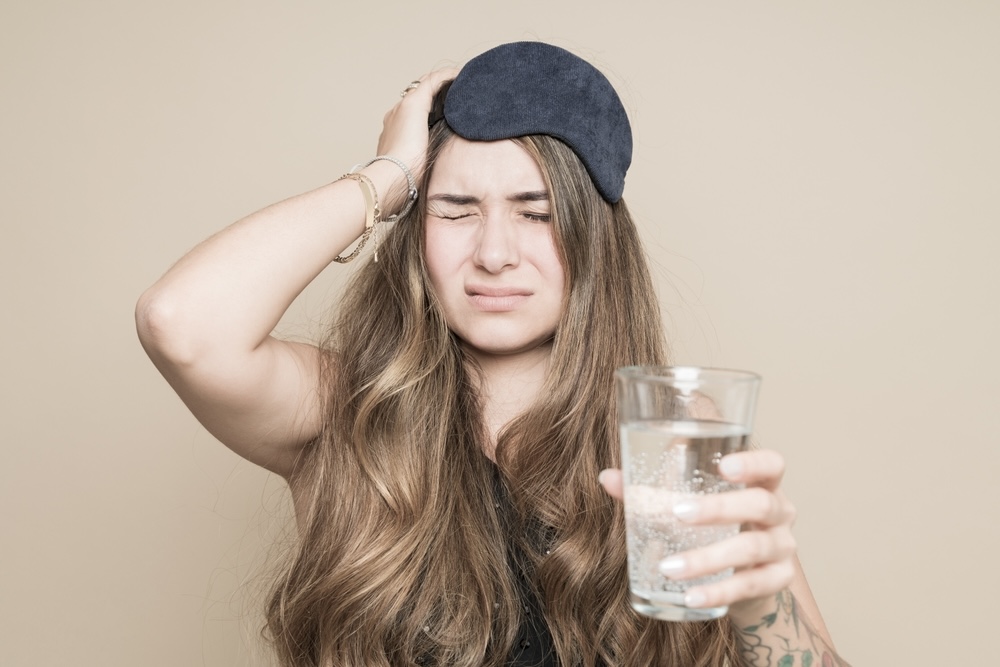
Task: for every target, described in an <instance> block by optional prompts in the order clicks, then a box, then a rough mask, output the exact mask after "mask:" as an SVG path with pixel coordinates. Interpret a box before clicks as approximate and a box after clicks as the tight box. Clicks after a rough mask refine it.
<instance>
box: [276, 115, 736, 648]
mask: <svg viewBox="0 0 1000 667" xmlns="http://www.w3.org/2000/svg"><path fill="white" fill-rule="evenodd" d="M452 136H453V134H452V132H451V130H450V128H449V127H448V126H447V123H446V122H445V121H440V122H438V123H437V124H436V125H435V126H434V128H433V129H432V133H431V145H430V148H429V151H428V165H429V168H428V169H427V170H426V171H425V174H424V175H423V179H422V180H423V186H424V187H423V190H422V191H424V192H426V186H427V182H428V179H429V176H430V172H431V169H433V164H434V160H435V158H436V156H437V155H438V154H439V153H440V151H441V149H442V148H443V147H444V146H445V145H446V144H447V142H448V141H449V140H450V138H451V137H452ZM515 141H516V142H517V143H518V144H519V145H521V146H522V147H523V148H524V149H525V150H526V151H528V153H529V154H530V155H531V156H532V157H533V158H534V159H535V160H536V161H537V162H538V164H539V165H540V167H541V170H542V173H543V176H544V178H545V181H546V186H547V187H548V190H549V192H550V197H551V202H552V224H553V226H554V235H555V239H556V245H557V248H558V251H559V253H560V258H561V260H562V265H563V267H564V271H565V274H566V286H567V287H566V293H565V295H564V308H563V312H562V316H561V319H560V322H559V324H558V327H557V329H556V331H555V334H554V338H553V344H552V352H551V360H550V364H549V372H548V376H547V379H546V381H545V386H544V387H543V388H542V390H541V391H540V392H539V394H538V399H537V401H536V402H535V404H534V405H533V406H532V407H531V408H530V409H529V410H527V411H526V412H525V413H523V414H522V415H520V416H519V417H518V418H516V419H515V420H513V421H512V422H511V423H509V424H508V425H507V426H506V427H505V428H504V429H503V430H502V432H501V433H500V434H499V436H498V441H497V446H496V462H495V463H494V462H493V461H490V460H489V459H488V458H487V457H486V455H485V454H484V443H485V441H486V440H485V439H486V438H488V437H489V434H488V433H487V431H486V428H485V426H484V422H483V420H482V411H481V405H482V404H481V397H480V395H479V394H478V391H479V386H480V385H479V382H478V376H477V369H476V365H475V363H474V361H473V360H472V359H471V358H470V357H469V356H468V355H467V354H466V353H465V352H464V351H463V347H462V344H461V342H460V341H459V340H458V339H457V338H456V336H455V335H454V334H453V333H452V332H451V331H450V330H449V328H448V323H447V322H446V321H445V318H444V316H443V314H442V311H441V308H440V307H439V305H438V302H437V300H436V298H435V295H434V293H433V290H432V288H431V282H430V280H429V278H428V274H427V269H426V266H425V263H424V212H423V210H421V209H422V207H419V206H418V207H415V209H414V211H413V213H412V214H411V215H410V216H409V218H408V219H405V220H402V221H401V222H400V223H398V224H397V225H396V226H395V227H394V228H393V229H392V230H391V231H389V232H388V233H387V234H386V235H385V239H384V240H383V241H382V243H381V245H380V248H379V261H378V262H377V263H371V262H369V263H368V264H367V265H366V266H364V267H363V268H362V269H361V270H360V271H359V272H358V273H357V274H356V276H355V277H354V279H353V281H352V283H351V284H350V285H349V286H348V288H347V289H346V291H345V296H344V298H343V300H342V303H341V305H340V309H339V316H338V318H337V320H336V322H335V324H334V326H333V328H332V331H331V333H330V336H329V338H328V340H327V341H325V345H324V348H325V350H326V354H325V355H324V359H325V362H324V369H323V377H324V379H325V383H324V387H323V391H324V395H323V399H324V403H325V415H326V418H325V426H324V428H323V430H322V433H321V434H320V435H319V437H318V438H317V439H316V440H315V441H314V442H313V443H311V444H310V445H309V446H307V447H306V448H305V450H304V452H303V454H302V456H301V458H300V460H299V462H298V465H297V467H296V472H295V473H294V475H293V478H292V480H291V483H292V486H293V488H294V489H295V494H296V500H297V511H298V513H299V516H298V519H299V532H300V535H299V538H300V539H299V544H298V546H297V552H296V553H295V554H294V556H293V558H292V560H291V562H290V564H289V565H288V567H287V569H286V570H284V572H283V574H282V576H281V577H280V580H279V581H278V582H277V585H276V587H275V589H274V592H273V594H272V596H271V599H270V602H269V604H268V608H267V634H268V635H269V638H270V640H271V642H272V643H273V645H274V647H275V650H276V652H277V654H278V656H279V659H280V662H281V665H283V666H284V667H314V666H315V667H320V666H322V667H335V666H336V667H340V666H352V667H353V666H365V667H368V666H372V667H374V666H390V665H392V666H395V665H429V664H434V665H448V666H455V665H462V666H469V667H472V666H479V665H490V666H499V665H503V664H505V663H506V660H507V659H508V656H509V654H510V653H511V651H512V649H514V647H515V643H516V637H517V635H518V630H519V628H520V627H521V624H522V622H523V621H524V620H525V619H524V614H525V611H524V606H523V603H524V600H523V597H524V592H523V589H524V587H523V586H519V583H518V581H519V577H520V578H526V579H527V580H528V581H529V586H530V587H531V589H532V590H531V593H532V594H534V595H537V599H538V600H540V607H541V610H542V612H543V614H544V619H545V622H546V623H547V625H548V628H549V630H550V632H551V634H552V638H553V641H554V646H555V649H556V653H557V655H558V660H559V663H560V664H561V665H564V666H570V665H573V666H575V665H581V666H585V667H593V666H595V665H600V664H606V665H671V666H677V667H680V666H688V665H723V664H726V663H727V662H728V663H730V664H734V665H735V664H739V659H738V657H737V656H738V654H737V652H736V648H735V642H734V635H733V633H732V632H731V629H730V628H729V626H728V622H727V621H726V620H725V619H723V620H720V621H713V622H709V623H696V624H682V623H665V622H660V621H653V620H650V619H648V618H645V617H643V616H641V615H639V614H637V613H636V612H635V611H633V610H632V608H631V607H630V606H629V602H628V577H627V572H626V547H625V528H624V518H623V512H622V507H621V504H620V503H618V502H616V501H614V500H612V499H611V498H609V497H608V496H607V495H606V494H605V492H604V491H603V489H602V488H601V487H600V485H599V484H598V482H597V473H598V472H599V471H600V470H602V469H604V468H608V467H616V466H618V464H619V442H618V433H617V426H616V414H615V405H614V396H613V387H614V383H613V372H614V369H615V368H616V367H618V366H624V365H629V364H662V363H664V362H665V361H666V356H667V355H666V345H665V339H664V335H663V329H662V323H661V318H660V313H659V308H658V305H657V301H656V298H655V295H654V291H653V285H652V281H651V279H650V276H649V271H648V269H647V266H646V260H645V257H644V254H643V250H642V247H641V245H640V242H639V238H638V233H637V230H636V228H635V225H634V223H633V221H632V218H631V216H630V214H629V212H628V209H627V208H626V206H625V203H624V202H623V201H620V202H618V203H617V204H608V203H607V202H605V201H604V200H603V199H602V198H601V197H600V195H599V194H598V193H597V191H596V189H595V188H594V186H593V184H592V182H591V180H590V178H589V177H588V175H587V173H586V171H585V170H584V168H583V166H582V164H581V163H580V161H579V159H578V158H577V157H576V155H575V154H574V153H573V152H572V150H570V149H569V148H568V147H567V146H565V145H564V144H563V143H561V142H560V141H558V140H556V139H553V138H551V137H547V136H527V137H522V138H519V139H516V140H515Z"/></svg>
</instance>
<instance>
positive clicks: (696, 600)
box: [684, 590, 705, 607]
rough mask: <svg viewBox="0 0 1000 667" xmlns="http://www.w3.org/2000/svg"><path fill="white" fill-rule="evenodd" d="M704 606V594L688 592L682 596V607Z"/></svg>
mask: <svg viewBox="0 0 1000 667" xmlns="http://www.w3.org/2000/svg"><path fill="white" fill-rule="evenodd" d="M704 604H705V594H704V593H702V592H701V591H698V590H693V591H688V592H687V593H685V594H684V605H685V606H687V607H701V606H703V605H704Z"/></svg>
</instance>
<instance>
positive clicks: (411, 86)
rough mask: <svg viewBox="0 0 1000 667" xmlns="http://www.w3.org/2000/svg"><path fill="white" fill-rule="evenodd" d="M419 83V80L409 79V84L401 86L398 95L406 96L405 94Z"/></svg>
mask: <svg viewBox="0 0 1000 667" xmlns="http://www.w3.org/2000/svg"><path fill="white" fill-rule="evenodd" d="M419 85H420V82H419V81H411V82H410V85H408V86H407V87H406V88H403V92H401V93H400V94H399V96H400V97H406V94H407V93H408V92H410V91H411V90H413V89H414V88H416V87H417V86H419Z"/></svg>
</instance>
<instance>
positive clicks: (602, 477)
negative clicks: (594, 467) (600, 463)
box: [591, 468, 611, 485]
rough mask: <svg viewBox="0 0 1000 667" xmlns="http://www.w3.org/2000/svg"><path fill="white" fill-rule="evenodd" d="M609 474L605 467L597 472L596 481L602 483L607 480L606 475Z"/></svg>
mask: <svg viewBox="0 0 1000 667" xmlns="http://www.w3.org/2000/svg"><path fill="white" fill-rule="evenodd" d="M591 474H593V473H591ZM610 474H611V471H610V470H608V469H607V468H605V469H604V470H602V471H601V472H599V473H597V481H598V482H599V483H600V484H601V485H603V484H604V483H605V482H606V481H608V475H610Z"/></svg>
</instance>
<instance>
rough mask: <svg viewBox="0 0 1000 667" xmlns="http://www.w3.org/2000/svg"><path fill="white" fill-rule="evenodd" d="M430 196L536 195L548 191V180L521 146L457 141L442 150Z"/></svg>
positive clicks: (459, 138) (493, 142)
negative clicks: (535, 193)
mask: <svg viewBox="0 0 1000 667" xmlns="http://www.w3.org/2000/svg"><path fill="white" fill-rule="evenodd" d="M428 190H429V192H428V194H429V195H434V194H439V193H448V194H468V195H476V196H485V195H488V194H490V193H504V194H509V193H512V192H532V191H539V190H545V179H544V178H543V177H542V170H541V168H539V166H538V163H537V162H535V159H534V158H533V157H531V155H529V154H528V152H527V151H526V150H525V149H524V148H522V147H521V146H519V145H518V144H516V143H514V142H513V141H510V140H509V139H505V140H503V141H469V140H467V139H463V138H461V137H453V138H452V139H451V140H449V142H448V143H447V144H446V145H445V147H444V148H443V149H442V150H441V153H440V154H439V155H438V158H437V160H436V161H435V162H434V166H433V170H432V171H431V178H430V182H429V183H428Z"/></svg>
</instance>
